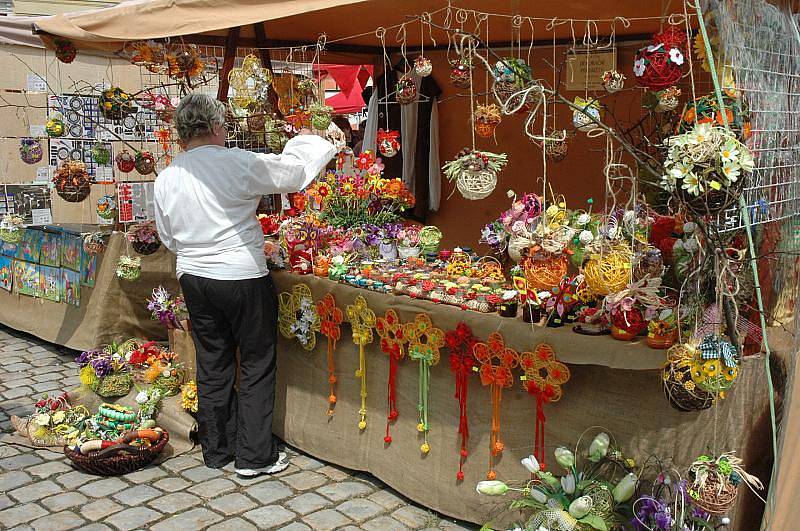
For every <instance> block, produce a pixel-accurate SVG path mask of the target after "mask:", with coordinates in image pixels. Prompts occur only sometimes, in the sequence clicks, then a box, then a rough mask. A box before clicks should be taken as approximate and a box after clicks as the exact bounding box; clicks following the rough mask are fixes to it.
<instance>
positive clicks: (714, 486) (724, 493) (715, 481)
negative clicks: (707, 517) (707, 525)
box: [692, 472, 739, 516]
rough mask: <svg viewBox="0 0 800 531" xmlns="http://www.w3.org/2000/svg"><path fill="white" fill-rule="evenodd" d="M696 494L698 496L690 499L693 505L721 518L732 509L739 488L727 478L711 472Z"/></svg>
mask: <svg viewBox="0 0 800 531" xmlns="http://www.w3.org/2000/svg"><path fill="white" fill-rule="evenodd" d="M696 492H697V494H698V495H699V496H698V497H697V498H692V503H693V504H694V505H696V506H697V507H699V508H700V509H702V510H704V511H705V512H707V513H709V514H712V515H717V516H721V515H724V514H727V513H728V512H729V511H730V510H731V509H732V508H733V504H734V503H735V502H736V495H737V494H738V492H739V488H738V487H737V486H736V485H734V484H733V483H731V482H730V481H729V480H728V479H727V478H723V477H721V476H720V475H719V474H718V473H713V472H712V473H710V474H709V475H708V477H707V478H706V480H705V483H704V484H703V485H702V486H701V487H699V488H698V489H696Z"/></svg>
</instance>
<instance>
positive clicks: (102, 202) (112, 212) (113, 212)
mask: <svg viewBox="0 0 800 531" xmlns="http://www.w3.org/2000/svg"><path fill="white" fill-rule="evenodd" d="M96 210H97V215H98V217H100V218H102V219H114V218H115V217H117V200H116V199H115V198H114V196H113V195H104V196H102V197H101V198H100V199H98V200H97V208H96Z"/></svg>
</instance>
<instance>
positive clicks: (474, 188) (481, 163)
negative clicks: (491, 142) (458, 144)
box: [442, 148, 508, 201]
mask: <svg viewBox="0 0 800 531" xmlns="http://www.w3.org/2000/svg"><path fill="white" fill-rule="evenodd" d="M507 162H508V157H507V156H506V154H505V153H500V154H497V153H490V152H488V151H473V150H472V149H469V148H464V149H462V150H461V151H460V152H459V153H458V156H457V157H456V158H455V159H454V160H451V161H449V162H447V163H446V164H445V165H444V166H443V167H442V170H443V171H444V175H445V177H447V180H449V181H450V182H453V181H455V183H456V187H457V188H458V191H459V192H461V195H462V196H464V197H465V198H466V199H470V200H473V201H474V200H478V199H484V198H486V197H488V196H489V195H490V194H491V193H492V192H493V191H494V189H495V187H496V186H497V174H498V173H499V172H500V171H502V169H503V168H504V167H505V166H506V164H507Z"/></svg>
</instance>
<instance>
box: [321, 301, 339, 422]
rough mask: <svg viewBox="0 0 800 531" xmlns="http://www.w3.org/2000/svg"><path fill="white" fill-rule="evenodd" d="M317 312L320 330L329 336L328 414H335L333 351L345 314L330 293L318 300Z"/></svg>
mask: <svg viewBox="0 0 800 531" xmlns="http://www.w3.org/2000/svg"><path fill="white" fill-rule="evenodd" d="M317 313H318V314H319V317H320V321H321V322H320V331H321V332H322V335H324V336H325V337H327V338H328V384H329V385H330V394H329V395H328V416H333V408H334V407H336V365H335V363H334V359H333V352H334V351H335V350H336V342H337V341H339V339H340V338H341V337H342V329H341V327H340V325H341V324H342V320H343V318H344V316H343V315H342V310H341V309H340V308H337V307H336V300H335V299H334V298H333V295H332V294H330V293H327V294H325V296H324V297H323V298H322V299H320V300H318V301H317Z"/></svg>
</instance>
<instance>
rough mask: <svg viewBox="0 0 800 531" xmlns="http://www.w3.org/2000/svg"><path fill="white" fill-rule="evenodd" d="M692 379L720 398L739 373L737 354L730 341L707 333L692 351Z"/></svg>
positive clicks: (701, 387) (704, 389) (700, 386)
mask: <svg viewBox="0 0 800 531" xmlns="http://www.w3.org/2000/svg"><path fill="white" fill-rule="evenodd" d="M694 354H695V355H694V358H693V360H692V381H693V382H694V383H695V384H697V386H698V387H699V388H700V389H702V390H703V391H706V392H707V393H711V394H714V395H719V397H720V398H725V391H727V390H728V389H730V388H731V387H732V386H733V384H734V382H735V381H736V377H737V376H738V375H739V354H738V352H737V350H736V347H734V346H733V344H731V342H730V341H726V340H724V339H720V338H719V337H717V336H716V335H713V334H709V335H707V336H705V337H704V338H703V340H702V341H701V342H700V344H699V345H697V349H696V350H695V351H694Z"/></svg>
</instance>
